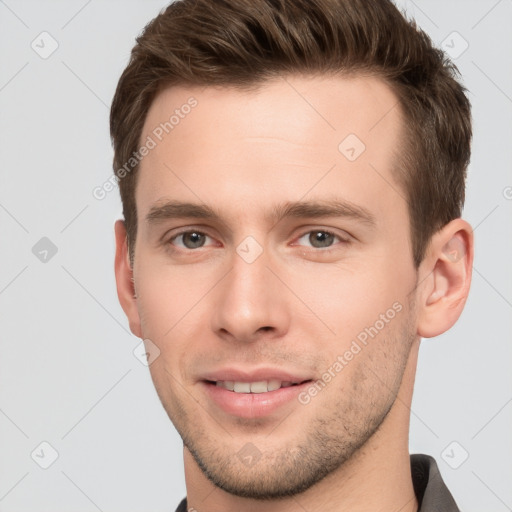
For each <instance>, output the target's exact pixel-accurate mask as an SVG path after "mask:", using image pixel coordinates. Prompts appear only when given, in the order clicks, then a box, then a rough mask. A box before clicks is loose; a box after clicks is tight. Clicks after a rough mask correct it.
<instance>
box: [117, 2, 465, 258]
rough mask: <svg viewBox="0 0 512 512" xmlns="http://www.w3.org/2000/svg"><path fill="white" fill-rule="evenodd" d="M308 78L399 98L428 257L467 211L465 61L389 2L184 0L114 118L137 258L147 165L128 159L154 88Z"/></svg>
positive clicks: (417, 245)
mask: <svg viewBox="0 0 512 512" xmlns="http://www.w3.org/2000/svg"><path fill="white" fill-rule="evenodd" d="M301 73H302V74H339V73H352V74H353V73H361V74H365V75H372V76H377V77H380V78H382V79H383V80H385V81H386V83H388V85H389V86H390V87H391V88H392V90H393V91H394V92H395V94H396V95H397V97H398V99H399V104H400V106H401V111H402V114H403V118H404V120H405V122H404V124H405V125H406V126H404V128H405V129H404V133H405V134H406V140H404V141H402V142H403V149H402V152H401V154H400V155H399V158H398V160H399V161H398V162H396V165H397V168H396V176H397V180H398V182H399V183H400V185H401V186H402V188H403V191H404V192H405V195H406V199H407V202H408V205H409V215H410V219H411V240H412V247H413V259H414V263H415V265H416V267H417V266H418V265H419V264H420V263H421V261H422V259H423V257H424V253H425V249H426V247H427V245H428V242H429V241H430V238H431V237H432V235H433V234H434V233H435V232H436V231H438V230H439V229H440V228H442V227H443V226H444V225H445V224H447V223H448V222H449V221H450V220H452V219H455V218H457V217H460V215H461V212H462V207H463V205H464V191H465V178H466V169H467V166H468V164H469V158H470V145H471V135H472V134H471V112H470V103H469V100H468V98H467V97H466V94H465V92H466V89H465V88H464V87H463V86H462V85H461V84H460V83H459V81H458V80H457V75H458V70H457V68H456V66H455V65H454V64H453V63H452V62H451V61H450V60H449V59H448V58H447V57H446V56H445V54H444V53H443V52H442V51H441V50H439V49H437V48H435V47H434V45H433V44H432V41H431V40H430V38H429V37H428V35H427V34H426V33H425V32H423V31H422V30H420V29H419V28H417V26H416V24H415V23H414V21H412V20H407V19H406V18H405V16H404V15H402V14H401V13H400V11H399V10H398V9H397V8H396V7H395V6H394V5H393V3H392V2H391V1H390V0H178V1H175V2H173V3H171V4H170V5H169V6H168V7H167V8H166V9H165V10H164V11H163V12H161V13H160V14H159V15H158V16H157V17H156V18H155V19H153V20H152V21H151V22H150V23H149V24H148V25H147V26H146V27H145V28H144V30H143V32H142V34H141V35H140V36H139V37H138V38H137V42H136V45H135V47H134V48H133V50H132V53H131V58H130V62H129V64H128V66H127V67H126V69H125V70H124V72H123V74H122V76H121V78H120V80H119V83H118V86H117V90H116V93H115V96H114V99H113V103H112V109H111V113H110V132H111V137H112V143H113V146H114V171H115V172H116V176H118V179H119V187H120V193H121V199H122V203H123V214H124V219H125V223H126V229H127V239H128V247H129V252H130V261H131V262H132V263H133V258H134V248H135V238H136V234H137V208H136V204H135V186H136V183H137V168H138V164H135V163H134V165H133V166H132V167H133V168H132V169H129V170H130V171H131V172H126V163H127V162H128V161H130V157H131V156H132V154H133V153H134V152H135V151H137V149H138V147H139V145H140V138H141V133H142V128H143V125H144V122H145V119H146V115H147V112H148V110H149V107H150V105H151V103H152V101H153V99H154V97H155V94H156V93H157V92H158V91H159V90H160V89H161V88H162V87H165V86H172V85H200V86H209V85H212V86H219V85H220V86H228V87H235V88H242V89H250V88H255V87H256V86H258V85H260V84H262V83H263V82H264V81H265V80H266V79H270V78H275V77H277V76H283V75H287V74H301ZM123 166H124V169H125V171H124V172H123V173H122V176H120V174H119V170H121V168H123ZM116 170H117V171H116ZM121 178H122V179H121Z"/></svg>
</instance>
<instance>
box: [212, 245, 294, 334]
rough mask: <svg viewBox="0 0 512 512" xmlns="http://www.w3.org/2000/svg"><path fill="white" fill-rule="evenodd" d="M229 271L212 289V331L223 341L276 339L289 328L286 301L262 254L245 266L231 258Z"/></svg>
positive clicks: (235, 257)
mask: <svg viewBox="0 0 512 512" xmlns="http://www.w3.org/2000/svg"><path fill="white" fill-rule="evenodd" d="M232 262H233V265H232V268H231V271H230V272H229V273H228V274H227V275H226V276H225V277H224V279H222V281H221V283H219V285H218V286H216V288H215V292H216V293H215V296H214V301H215V302H214V313H213V316H212V329H213V331H214V332H215V333H216V334H217V336H219V337H220V338H222V339H225V340H231V341H239V342H253V341H256V340H258V339H261V338H265V339H269V338H278V337H281V336H283V335H284V334H285V333H286V332H287V331H288V328H289V324H290V309H289V307H288V300H289V297H288V295H289V294H287V293H286V289H285V287H284V285H283V283H282V282H281V281H280V280H279V279H278V278H277V277H276V274H277V272H276V269H275V268H271V266H270V265H271V261H270V258H268V257H267V255H266V254H265V252H263V253H262V254H261V255H260V256H259V257H258V258H257V259H256V260H255V261H252V262H248V261H246V260H245V259H244V258H243V257H241V256H240V255H239V254H238V253H234V254H233V258H232Z"/></svg>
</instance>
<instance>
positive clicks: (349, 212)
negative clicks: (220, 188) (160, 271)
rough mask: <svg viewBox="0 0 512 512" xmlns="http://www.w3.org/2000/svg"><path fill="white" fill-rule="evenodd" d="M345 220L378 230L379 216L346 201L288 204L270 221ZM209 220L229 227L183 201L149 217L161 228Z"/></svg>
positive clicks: (213, 212) (218, 217) (152, 211)
mask: <svg viewBox="0 0 512 512" xmlns="http://www.w3.org/2000/svg"><path fill="white" fill-rule="evenodd" d="M323 217H344V218H349V219H353V220H356V221H358V222H361V223H363V224H366V225H368V226H370V227H373V226H375V224H376V220H375V216H374V215H373V214H372V213H371V212H369V211H368V210H367V209H366V208H363V207H362V206H358V205H356V204H353V203H351V202H349V201H346V200H340V199H332V200H321V201H291V202H290V201H288V202H286V203H283V204H281V205H277V206H274V208H272V209H271V211H270V214H269V215H267V220H268V221H269V222H272V223H273V224H277V223H278V222H279V221H281V220H283V219H285V218H313V219H319V218H323ZM181 218H193V219H205V220H215V221H219V222H222V223H224V224H225V222H224V221H223V219H222V215H220V213H219V212H217V211H216V210H214V209H213V208H211V207H210V206H207V205H205V204H198V203H189V202H181V201H175V200H171V201H167V202H165V203H161V204H156V205H154V206H153V207H152V208H151V209H150V211H149V213H148V214H147V215H146V222H147V223H148V224H157V223H159V222H161V221H165V220H169V219H181Z"/></svg>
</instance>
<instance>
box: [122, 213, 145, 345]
mask: <svg viewBox="0 0 512 512" xmlns="http://www.w3.org/2000/svg"><path fill="white" fill-rule="evenodd" d="M115 236H116V257H115V275H116V287H117V296H118V298H119V303H120V304H121V307H122V308H123V311H124V312H125V314H126V317H127V318H128V322H129V324H130V330H131V331H132V333H133V334H134V335H135V336H137V337H138V338H143V336H142V330H141V326H140V317H139V311H138V308H137V298H136V294H135V287H134V281H133V271H132V268H131V266H130V260H129V256H128V244H127V239H126V228H125V225H124V221H122V220H118V221H116V223H115Z"/></svg>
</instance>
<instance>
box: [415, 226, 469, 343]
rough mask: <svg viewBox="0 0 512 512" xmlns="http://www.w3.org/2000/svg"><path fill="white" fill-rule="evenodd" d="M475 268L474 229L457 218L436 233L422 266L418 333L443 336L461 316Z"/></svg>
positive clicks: (426, 336) (420, 270)
mask: <svg viewBox="0 0 512 512" xmlns="http://www.w3.org/2000/svg"><path fill="white" fill-rule="evenodd" d="M472 269H473V230H472V228H471V226H470V225H469V224H468V223H467V222H466V221H465V220H462V219H454V220H452V221H451V222H449V223H448V224H447V225H446V226H444V227H443V228H442V229H441V230H440V231H438V232H437V233H435V234H434V235H433V237H432V239H431V241H430V244H429V247H428V249H427V251H426V255H425V258H424V260H423V261H422V263H421V264H420V268H419V275H418V278H419V283H420V285H419V287H420V289H419V290H418V292H419V293H418V298H419V301H420V303H419V304H418V308H419V316H418V335H419V336H421V337H422V338H431V337H433V336H439V335H440V334H442V333H443V332H445V331H447V330H448V329H450V327H452V326H453V324H455V322H456V321H457V319H458V318H459V316H460V314H461V313H462V310H463V309H464V304H465V303H466V299H467V296H468V293H469V287H470V284H471V272H472Z"/></svg>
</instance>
